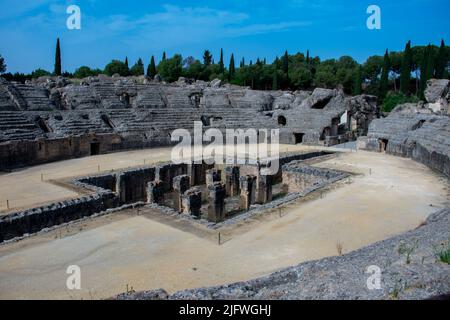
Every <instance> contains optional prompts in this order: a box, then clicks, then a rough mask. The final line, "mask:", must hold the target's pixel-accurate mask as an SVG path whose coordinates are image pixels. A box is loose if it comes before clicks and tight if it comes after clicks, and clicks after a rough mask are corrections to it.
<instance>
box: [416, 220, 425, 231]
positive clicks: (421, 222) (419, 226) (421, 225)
mask: <svg viewBox="0 0 450 320" xmlns="http://www.w3.org/2000/svg"><path fill="white" fill-rule="evenodd" d="M427 224H428V222H427V220H426V219H423V220H422V221H420V223H419V225H418V226H417V228H416V229H419V228H421V227H423V226H426V225H427Z"/></svg>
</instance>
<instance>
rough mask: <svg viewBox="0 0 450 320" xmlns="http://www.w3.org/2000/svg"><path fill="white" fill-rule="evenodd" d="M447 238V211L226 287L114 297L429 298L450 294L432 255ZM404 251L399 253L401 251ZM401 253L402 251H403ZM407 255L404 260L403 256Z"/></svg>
mask: <svg viewBox="0 0 450 320" xmlns="http://www.w3.org/2000/svg"><path fill="white" fill-rule="evenodd" d="M449 239H450V207H447V208H445V209H443V210H440V211H438V212H436V213H434V214H432V215H431V216H430V217H429V218H428V219H427V221H426V223H424V224H423V225H422V226H420V227H419V228H417V229H416V230H413V231H410V232H407V233H405V234H403V235H400V236H396V237H393V238H390V239H387V240H384V241H381V242H378V243H375V244H373V245H370V246H367V247H365V248H362V249H360V250H356V251H354V252H352V253H349V254H346V255H343V256H338V257H332V258H325V259H321V260H317V261H310V262H306V263H302V264H299V265H297V266H295V267H291V268H287V269H284V270H282V271H279V272H276V273H274V274H271V275H269V276H267V277H263V278H259V279H255V280H250V281H246V282H238V283H234V284H230V285H225V286H217V287H211V288H201V289H194V290H185V291H179V292H177V293H175V294H173V295H167V293H165V291H164V290H156V291H148V292H139V293H132V294H123V295H119V296H118V297H117V298H118V299H286V300H290V299H330V300H333V299H412V300H415V299H428V298H433V297H436V296H443V295H445V294H448V293H450V265H449V264H447V263H443V262H441V261H439V259H438V258H437V257H436V251H437V250H438V249H439V248H442V247H443V246H446V245H447V243H448V241H449ZM402 248H403V249H404V250H403V251H402V250H401V249H402ZM405 249H406V250H405ZM408 249H411V250H410V251H412V252H411V254H410V257H409V258H408V257H407V254H406V253H405V251H408ZM369 266H378V267H379V268H380V270H381V282H380V289H373V290H369V289H368V286H367V281H368V278H369V277H370V276H371V274H369V273H366V271H367V268H368V267H369Z"/></svg>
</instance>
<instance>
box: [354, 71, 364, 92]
mask: <svg viewBox="0 0 450 320" xmlns="http://www.w3.org/2000/svg"><path fill="white" fill-rule="evenodd" d="M361 85H362V67H361V66H359V67H357V68H356V74H355V83H354V86H353V95H355V96H358V95H360V94H361V93H362V88H361Z"/></svg>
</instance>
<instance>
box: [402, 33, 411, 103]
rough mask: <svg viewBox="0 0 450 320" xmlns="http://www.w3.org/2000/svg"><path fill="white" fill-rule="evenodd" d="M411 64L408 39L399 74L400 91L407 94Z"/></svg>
mask: <svg viewBox="0 0 450 320" xmlns="http://www.w3.org/2000/svg"><path fill="white" fill-rule="evenodd" d="M411 65H412V52H411V40H410V41H408V43H407V44H406V47H405V52H403V61H402V68H401V74H400V91H401V92H403V93H404V94H409V84H410V82H411Z"/></svg>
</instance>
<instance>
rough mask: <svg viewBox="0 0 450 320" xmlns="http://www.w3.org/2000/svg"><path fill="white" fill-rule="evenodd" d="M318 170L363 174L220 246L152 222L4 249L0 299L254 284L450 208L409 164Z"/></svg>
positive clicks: (353, 163) (355, 162)
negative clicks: (77, 286) (76, 277)
mask: <svg viewBox="0 0 450 320" xmlns="http://www.w3.org/2000/svg"><path fill="white" fill-rule="evenodd" d="M80 160H83V159H80ZM315 165H317V166H326V167H332V168H337V169H343V170H346V171H352V172H355V173H360V174H361V175H358V176H355V177H353V178H352V179H353V183H351V184H346V185H342V186H341V187H339V188H336V189H334V190H332V191H330V192H328V193H327V194H325V195H324V197H323V198H320V197H319V198H317V199H315V200H312V201H308V202H303V203H300V202H296V203H292V204H289V205H288V207H286V208H285V209H284V210H283V211H284V216H283V217H281V218H277V219H274V218H270V219H266V220H265V221H261V222H260V223H253V224H252V225H251V228H248V230H246V232H244V233H242V232H239V233H238V232H236V234H233V236H232V239H228V240H229V241H228V242H226V243H225V244H223V245H221V246H219V245H218V244H217V243H215V242H214V241H212V240H211V239H210V238H208V235H206V236H201V237H199V236H197V235H195V233H193V232H191V231H190V230H187V229H183V228H177V227H176V226H175V225H174V224H171V225H168V224H165V223H161V222H162V221H160V222H158V221H156V220H152V219H150V218H148V217H146V216H132V217H129V218H124V217H121V218H120V219H117V220H115V219H112V220H111V221H110V222H109V223H102V224H99V225H98V226H96V227H95V228H87V229H86V230H83V231H81V232H78V233H75V234H73V235H70V236H68V237H63V238H62V239H51V238H48V237H47V239H44V240H39V238H36V244H32V243H31V244H30V242H27V245H26V246H25V245H24V246H23V247H21V245H20V243H19V244H13V245H11V246H14V250H11V248H10V247H9V245H8V246H0V299H6V298H16V299H17V298H44V299H47V298H56V299H71V298H73V299H79V298H83V299H99V298H107V297H109V296H112V295H114V294H117V293H119V292H123V291H125V290H126V287H127V285H128V286H129V287H131V286H133V288H134V289H135V290H146V289H155V288H161V287H162V288H165V289H166V290H168V291H170V292H174V291H176V290H181V289H186V288H195V287H201V286H211V285H218V284H223V283H229V282H234V281H240V280H247V279H250V278H255V277H258V276H261V275H265V274H269V273H271V272H272V271H274V270H277V269H280V268H283V267H287V266H290V265H295V264H297V263H299V262H302V261H306V260H311V259H318V258H322V257H325V256H331V255H336V254H337V248H336V246H337V243H340V244H342V247H343V251H344V252H349V251H352V250H355V249H357V248H360V247H362V246H365V245H368V244H370V243H373V242H375V241H378V240H382V239H386V238H388V237H390V236H392V235H395V234H399V233H402V232H405V231H407V230H410V229H414V228H415V227H417V226H418V225H419V224H420V223H421V222H422V221H423V220H424V219H425V218H426V217H427V216H428V215H429V214H430V213H431V212H433V211H436V210H438V208H441V207H443V206H444V205H445V204H447V203H448V201H449V200H450V199H449V193H448V181H447V180H445V179H443V178H441V177H439V176H437V175H436V174H434V173H432V172H431V171H430V170H429V169H428V168H426V167H425V166H423V165H421V164H418V163H416V162H413V161H412V160H410V159H403V158H397V157H393V156H389V155H383V154H376V153H368V152H358V153H347V154H344V155H341V156H340V157H338V158H336V159H331V160H328V161H325V162H323V163H319V164H315ZM63 167H64V166H62V165H61V168H63ZM1 178H2V177H0V179H1ZM263 220H264V219H263ZM24 243H25V242H24ZM73 264H76V265H78V266H80V267H81V272H82V290H80V291H71V292H68V290H67V289H66V277H67V275H66V273H65V271H66V268H67V267H68V266H69V265H73Z"/></svg>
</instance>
